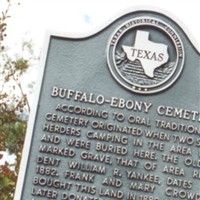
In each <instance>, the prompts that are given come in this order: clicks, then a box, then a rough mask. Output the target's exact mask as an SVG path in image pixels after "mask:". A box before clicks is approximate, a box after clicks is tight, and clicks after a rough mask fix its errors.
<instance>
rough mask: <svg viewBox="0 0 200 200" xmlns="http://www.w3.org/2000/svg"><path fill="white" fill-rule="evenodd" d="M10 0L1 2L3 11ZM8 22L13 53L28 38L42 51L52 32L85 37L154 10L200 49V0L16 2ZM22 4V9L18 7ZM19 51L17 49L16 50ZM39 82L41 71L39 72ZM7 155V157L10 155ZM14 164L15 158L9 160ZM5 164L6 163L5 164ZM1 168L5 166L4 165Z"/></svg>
mask: <svg viewBox="0 0 200 200" xmlns="http://www.w3.org/2000/svg"><path fill="white" fill-rule="evenodd" d="M5 2H6V0H0V10H1V9H2V8H4V5H5ZM12 2H13V3H12V6H11V9H10V15H11V18H10V19H9V20H8V32H7V33H8V37H7V40H6V42H7V45H9V46H11V47H12V50H13V52H15V51H17V46H18V45H19V44H20V42H21V41H22V40H23V38H25V37H26V35H27V34H28V35H29V37H30V38H31V39H32V40H33V42H34V44H35V48H38V49H41V48H42V46H43V43H44V37H45V33H46V32H47V31H48V30H54V31H56V32H62V33H66V36H67V35H68V33H83V32H90V31H92V30H95V29H96V28H97V27H100V26H101V24H105V22H106V21H110V19H113V17H114V16H116V15H117V13H119V12H121V11H122V10H125V9H129V8H131V7H133V8H134V7H135V8H136V7H137V8H139V7H140V8H142V7H144V6H145V7H146V6H148V7H150V8H151V7H152V8H157V9H158V10H160V11H161V12H167V13H169V14H168V15H169V16H170V17H173V18H175V19H178V23H179V25H181V26H182V28H183V29H184V30H185V31H186V32H187V33H189V37H190V39H191V40H192V42H193V43H194V45H195V46H196V48H198V46H199V44H200V25H199V19H200V11H199V1H198V0H12ZM18 2H20V5H18ZM15 48H16V49H15ZM35 74H36V76H35V77H36V78H37V71H35ZM6 155H7V153H6ZM5 158H9V159H11V161H12V162H13V161H14V157H12V156H11V157H9V156H5ZM1 162H3V160H1ZM0 164H1V163H0Z"/></svg>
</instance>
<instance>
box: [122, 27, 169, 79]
mask: <svg viewBox="0 0 200 200" xmlns="http://www.w3.org/2000/svg"><path fill="white" fill-rule="evenodd" d="M122 48H123V50H124V52H125V53H126V56H127V58H128V59H129V60H130V61H132V62H133V61H135V60H139V61H140V62H141V65H142V67H143V69H144V73H145V74H146V75H147V76H148V77H150V78H153V77H154V70H155V69H156V68H158V67H160V66H161V65H163V64H165V63H167V61H168V59H169V54H168V52H167V49H168V46H167V45H165V44H161V43H155V42H152V41H150V40H149V32H147V31H139V30H137V32H136V37H135V43H134V45H133V47H131V46H125V45H123V46H122Z"/></svg>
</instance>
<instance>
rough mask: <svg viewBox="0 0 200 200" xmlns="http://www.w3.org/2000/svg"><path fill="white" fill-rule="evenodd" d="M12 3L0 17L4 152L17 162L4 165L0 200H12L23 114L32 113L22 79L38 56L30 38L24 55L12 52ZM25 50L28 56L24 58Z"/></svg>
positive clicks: (0, 105)
mask: <svg viewBox="0 0 200 200" xmlns="http://www.w3.org/2000/svg"><path fill="white" fill-rule="evenodd" d="M0 4H1V2H0ZM10 6H11V2H10V0H7V8H6V10H5V11H3V12H2V16H0V151H7V152H9V153H10V154H14V155H15V156H16V162H15V163H14V164H9V163H8V162H6V163H5V164H3V165H0V200H12V199H13V195H14V191H15V185H16V180H17V174H18V171H19V164H20V160H21V152H22V148H23V144H24V138H25V132H26V127H27V120H24V119H23V116H28V114H29V112H30V106H29V101H28V96H27V94H26V93H25V92H24V88H23V84H22V82H21V79H22V78H23V76H24V75H25V73H26V72H27V70H29V68H30V67H31V62H32V61H33V60H34V59H35V58H34V56H33V54H34V51H33V45H32V41H30V40H29V41H23V43H22V45H21V48H22V51H21V55H20V54H16V55H15V57H13V56H10V55H9V53H8V48H7V47H6V45H5V44H4V42H5V37H6V28H7V19H8V18H9V17H10V16H9V15H8V13H9V8H10ZM24 52H25V53H26V58H24V57H23V53H24ZM27 55H28V57H27ZM36 59H37V60H38V58H36ZM2 158H3V154H1V153H0V160H1V159H2Z"/></svg>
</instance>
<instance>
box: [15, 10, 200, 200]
mask: <svg viewBox="0 0 200 200" xmlns="http://www.w3.org/2000/svg"><path fill="white" fill-rule="evenodd" d="M189 38H190V37H189V36H188V35H187V34H186V33H185V31H184V30H183V28H182V27H180V26H179V25H178V23H177V22H176V21H174V20H173V19H172V18H171V17H168V15H166V14H163V13H160V12H158V11H154V10H146V9H144V10H133V11H131V12H130V11H129V12H124V13H121V14H120V15H119V16H118V18H115V19H113V20H112V21H110V22H109V23H107V24H106V25H105V26H104V27H101V28H99V29H98V30H96V31H95V32H92V33H90V34H87V35H86V34H85V35H84V34H83V35H80V36H73V35H59V34H54V33H50V34H49V35H48V37H47V42H46V48H45V49H46V50H45V53H44V54H45V55H44V56H43V64H42V72H41V80H40V81H41V83H40V89H39V90H38V94H37V99H36V101H37V103H36V106H35V107H34V108H33V111H32V114H31V117H30V120H29V126H28V132H27V138H26V142H25V147H24V153H23V160H22V164H21V169H20V175H19V179H18V184H17V188H16V193H15V198H14V199H15V200H44V199H57V200H111V199H123V200H176V199H187V200H200V149H199V148H200V137H199V136H200V126H199V123H200V110H199V78H200V77H199V74H200V73H199V53H198V51H197V50H196V49H195V47H194V46H193V44H192V42H191V41H190V39H189Z"/></svg>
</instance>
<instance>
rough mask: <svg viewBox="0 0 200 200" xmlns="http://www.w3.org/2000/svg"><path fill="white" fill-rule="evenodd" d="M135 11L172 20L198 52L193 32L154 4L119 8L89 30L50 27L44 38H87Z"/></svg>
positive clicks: (197, 44)
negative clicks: (62, 29)
mask: <svg viewBox="0 0 200 200" xmlns="http://www.w3.org/2000/svg"><path fill="white" fill-rule="evenodd" d="M137 12H152V13H155V14H156V13H157V14H159V15H162V16H164V17H166V18H168V19H170V20H172V21H173V22H174V23H175V24H177V26H178V27H179V28H180V29H182V30H183V32H184V33H185V35H186V36H187V38H188V40H189V41H190V43H191V44H192V45H193V47H194V48H195V50H196V51H197V52H198V53H200V48H199V43H198V42H197V40H196V39H195V37H194V35H193V33H192V32H191V31H190V29H189V28H188V26H187V25H186V24H185V23H184V22H183V21H182V20H181V19H180V18H179V17H178V16H176V15H175V14H173V13H171V12H169V11H167V10H165V9H163V8H159V7H155V6H134V7H130V8H126V9H123V10H121V11H120V12H117V13H115V14H113V15H112V16H111V17H109V18H108V19H106V20H105V21H104V22H103V23H101V24H98V25H96V26H94V27H92V28H91V29H90V30H89V31H86V32H81V31H80V32H70V31H56V30H54V29H50V30H47V31H46V36H45V38H49V37H50V36H58V37H63V38H74V39H75V38H77V39H78V38H87V37H90V36H93V35H95V34H97V33H98V32H100V31H102V30H103V29H104V28H106V27H107V26H109V25H110V24H112V23H113V22H115V21H116V20H118V19H119V18H121V17H123V16H125V15H127V14H131V13H137Z"/></svg>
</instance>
